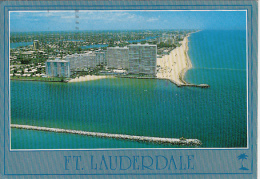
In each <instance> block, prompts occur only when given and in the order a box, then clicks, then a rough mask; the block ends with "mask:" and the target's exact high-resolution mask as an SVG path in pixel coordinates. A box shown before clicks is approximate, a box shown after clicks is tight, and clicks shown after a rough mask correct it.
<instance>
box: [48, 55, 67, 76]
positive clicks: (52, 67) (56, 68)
mask: <svg viewBox="0 0 260 179" xmlns="http://www.w3.org/2000/svg"><path fill="white" fill-rule="evenodd" d="M45 67H46V75H47V77H70V63H69V61H67V60H60V59H59V58H56V59H55V60H47V61H46V63H45Z"/></svg>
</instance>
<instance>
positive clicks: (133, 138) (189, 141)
mask: <svg viewBox="0 0 260 179" xmlns="http://www.w3.org/2000/svg"><path fill="white" fill-rule="evenodd" d="M11 128H16V129H26V130H37V131H47V132H56V133H69V134H78V135H85V136H91V137H99V138H113V139H121V140H130V141H137V142H149V143H156V144H170V145H187V146H200V145H202V142H201V141H200V140H198V139H184V138H183V137H182V138H179V139H178V138H162V137H148V136H134V135H127V134H110V133H102V132H88V131H81V130H70V129H60V128H49V127H39V126H30V125H19V124H11Z"/></svg>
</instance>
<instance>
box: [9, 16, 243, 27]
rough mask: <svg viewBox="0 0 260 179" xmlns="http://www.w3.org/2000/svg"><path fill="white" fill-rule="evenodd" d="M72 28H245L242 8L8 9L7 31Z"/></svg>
mask: <svg viewBox="0 0 260 179" xmlns="http://www.w3.org/2000/svg"><path fill="white" fill-rule="evenodd" d="M76 15H78V18H76ZM76 21H77V22H78V24H76ZM76 27H78V29H79V30H145V29H200V30H205V29H208V30H245V29H246V11H79V12H75V11H49V12H47V11H30V12H28V11H27V12H26V11H23V12H17V11H14V12H10V30H11V32H31V31H70V30H75V29H76Z"/></svg>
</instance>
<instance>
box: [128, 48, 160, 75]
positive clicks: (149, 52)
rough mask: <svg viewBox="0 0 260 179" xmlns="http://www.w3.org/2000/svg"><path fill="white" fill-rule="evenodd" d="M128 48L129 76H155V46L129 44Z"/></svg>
mask: <svg viewBox="0 0 260 179" xmlns="http://www.w3.org/2000/svg"><path fill="white" fill-rule="evenodd" d="M128 48H129V70H128V73H129V74H145V75H153V76H155V75H156V58H157V45H150V44H131V45H128Z"/></svg>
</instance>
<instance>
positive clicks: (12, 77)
mask: <svg viewBox="0 0 260 179" xmlns="http://www.w3.org/2000/svg"><path fill="white" fill-rule="evenodd" d="M11 80H23V81H46V82H66V80H67V78H59V77H51V78H43V77H29V76H11Z"/></svg>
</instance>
